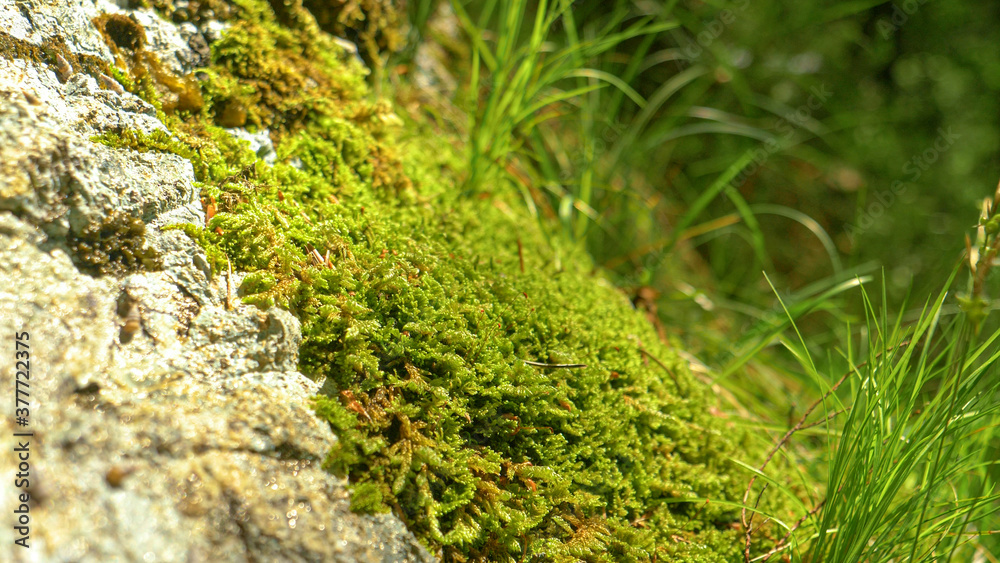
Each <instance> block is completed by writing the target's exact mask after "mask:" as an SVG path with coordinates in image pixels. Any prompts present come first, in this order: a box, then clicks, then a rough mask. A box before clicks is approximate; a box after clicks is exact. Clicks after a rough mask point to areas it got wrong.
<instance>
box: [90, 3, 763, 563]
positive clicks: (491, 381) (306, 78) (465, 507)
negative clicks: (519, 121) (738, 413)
mask: <svg viewBox="0 0 1000 563" xmlns="http://www.w3.org/2000/svg"><path fill="white" fill-rule="evenodd" d="M284 6H285V8H284V9H292V8H294V7H295V6H294V5H293V6H292V8H289V6H288V5H284ZM232 18H233V19H232V20H230V21H229V22H228V23H229V24H230V26H229V30H228V32H227V33H226V34H225V35H224V36H223V38H222V39H221V40H220V41H219V42H218V43H216V44H215V45H213V55H212V61H213V64H212V66H211V67H210V68H208V69H205V70H204V79H203V80H201V81H200V82H199V88H200V93H201V95H202V96H203V99H204V100H205V105H204V106H203V107H202V108H200V109H199V110H197V111H191V112H187V113H179V114H178V115H177V116H175V117H172V118H170V119H167V122H168V125H169V127H170V128H171V134H170V135H164V134H151V135H139V134H135V133H131V132H126V133H121V134H113V135H105V136H104V137H101V138H100V139H99V140H101V141H102V142H105V143H108V144H112V145H115V146H126V147H129V148H132V149H137V150H161V151H169V152H174V153H177V154H180V155H183V156H185V157H186V158H190V159H191V160H192V162H193V164H194V167H195V173H196V176H197V179H198V181H199V183H200V186H201V188H202V196H203V201H204V202H205V205H206V209H207V210H208V211H209V215H210V219H209V220H208V223H207V225H204V226H201V225H199V226H189V227H185V230H186V231H187V232H188V233H189V234H190V235H191V236H192V237H194V238H195V240H197V241H198V242H199V243H200V244H201V245H202V246H204V247H205V248H206V250H207V251H208V253H209V256H210V258H211V260H212V262H213V264H214V267H215V268H216V269H218V268H219V267H220V265H221V261H222V260H223V259H225V260H227V261H228V262H229V263H231V264H232V267H233V268H236V269H239V270H242V271H245V272H247V273H248V274H247V276H246V278H245V281H244V282H243V284H242V286H241V287H240V288H239V295H240V296H241V297H242V298H243V299H244V301H246V302H248V303H253V304H257V305H259V306H261V307H269V306H273V305H277V306H281V307H284V308H287V309H289V310H290V311H292V312H293V313H294V314H296V315H297V316H298V318H299V319H300V320H301V321H302V335H303V343H302V346H301V349H300V369H301V371H302V372H303V373H305V374H307V375H308V376H310V377H312V378H315V379H316V380H320V381H323V387H322V394H321V395H320V396H318V397H316V398H315V402H314V406H315V409H316V412H317V414H318V415H319V416H321V417H322V418H324V419H326V420H328V421H329V422H330V424H331V425H332V427H333V428H334V429H335V431H336V434H337V436H338V440H337V442H336V445H335V446H334V449H333V451H331V452H330V455H329V456H328V458H327V459H326V467H327V468H328V469H330V470H331V471H333V472H335V473H337V474H341V475H347V476H349V477H350V479H351V482H352V483H353V486H354V489H353V495H352V503H353V505H354V507H355V508H356V509H359V510H366V511H391V512H393V513H395V514H396V515H397V516H399V517H400V518H401V519H402V520H403V521H404V522H405V523H406V524H407V525H408V527H409V529H410V530H412V531H413V532H414V533H415V534H416V535H417V536H418V537H419V538H421V540H422V541H423V542H425V543H426V544H427V545H428V546H429V547H430V548H431V549H432V550H434V551H435V552H437V553H439V554H440V555H441V556H443V557H444V558H445V559H446V560H449V561H472V560H486V561H508V560H519V559H522V558H523V559H529V558H531V559H533V560H540V561H570V560H579V559H583V560H592V561H650V560H654V559H655V560H659V561H668V560H675V561H729V560H733V559H734V558H736V557H737V556H738V554H739V553H740V550H741V548H740V546H741V541H740V540H741V538H740V535H739V534H738V533H737V531H736V530H735V529H734V528H733V527H732V525H731V524H732V523H733V522H734V521H735V520H736V515H737V513H736V511H735V510H734V509H732V508H731V507H726V506H725V505H724V504H720V503H714V504H706V503H705V502H704V501H703V500H697V499H703V498H709V497H710V498H713V499H719V500H728V501H731V502H734V501H737V500H738V499H739V498H740V496H741V494H742V487H743V485H744V484H745V480H744V479H745V475H741V474H739V473H737V468H736V466H735V465H734V464H733V463H732V462H730V461H729V458H730V457H732V456H734V455H735V454H736V452H737V451H739V449H740V448H745V447H748V446H747V444H745V443H744V438H743V436H742V435H740V434H738V433H735V432H734V431H733V430H732V429H729V428H725V427H724V426H723V423H722V421H720V420H719V419H717V418H716V417H714V416H712V415H710V414H709V409H708V405H709V404H710V400H711V398H710V397H709V396H708V391H707V389H706V388H705V387H704V386H703V384H701V383H700V382H698V381H696V380H695V379H694V378H693V377H692V376H691V374H690V373H689V371H688V370H687V367H686V364H685V362H683V361H681V359H680V358H679V356H678V355H677V353H676V352H675V351H674V350H672V349H671V348H669V347H667V346H666V345H664V344H663V343H662V342H661V341H660V340H659V339H658V337H657V334H656V332H655V330H654V329H653V328H652V327H651V326H650V325H649V323H648V321H647V320H646V319H645V318H644V316H643V315H642V314H641V313H639V312H637V311H635V310H634V308H633V307H632V305H631V303H630V302H629V301H628V300H627V299H626V298H625V297H624V296H623V295H622V294H621V293H620V292H619V291H618V290H617V289H616V288H614V287H613V286H611V284H609V283H608V282H607V281H606V280H605V279H604V278H603V277H602V276H601V275H600V274H599V273H598V274H595V273H594V271H595V268H594V265H593V264H592V262H591V261H590V259H589V258H588V257H587V255H586V254H585V253H583V252H582V251H580V250H579V249H576V248H569V247H561V246H560V245H559V244H558V242H557V241H558V240H559V239H558V238H550V237H549V234H548V233H546V232H544V231H543V227H542V226H540V225H539V224H538V222H537V221H535V220H533V219H531V218H530V217H529V216H528V214H527V212H526V211H524V210H523V207H522V204H521V203H520V202H519V201H518V200H517V199H516V198H514V197H509V198H508V197H507V196H504V195H502V194H508V193H512V190H504V189H499V188H502V187H501V186H498V189H497V190H495V191H493V193H494V194H501V195H494V196H490V197H489V198H469V197H466V196H463V195H461V194H459V193H458V192H459V188H458V186H459V185H460V179H461V178H462V177H463V176H464V175H466V173H467V170H466V169H465V164H464V163H465V162H466V160H465V159H464V158H463V150H464V149H463V148H462V147H461V144H460V143H459V142H458V141H457V140H456V139H454V138H451V137H449V136H448V135H445V134H444V133H441V132H440V131H436V130H433V129H432V128H431V125H430V124H427V123H423V122H421V121H419V119H418V118H416V117H413V118H410V117H407V118H406V119H405V120H401V119H400V118H399V117H397V116H396V115H395V114H394V113H393V108H392V107H391V105H389V104H387V103H385V102H375V101H372V100H371V99H370V95H369V93H368V91H367V89H366V87H365V85H364V71H363V69H361V68H360V66H358V65H357V64H356V63H354V62H351V61H350V60H349V59H348V58H345V57H342V56H341V55H339V54H338V52H339V51H337V50H336V48H335V47H334V46H333V44H332V43H330V41H331V40H330V38H329V37H327V36H326V35H324V34H322V33H321V32H319V31H318V28H316V25H315V22H314V21H312V19H311V17H310V16H309V15H308V14H307V13H306V12H304V11H299V12H296V13H295V14H294V17H289V16H288V14H285V16H284V17H283V18H282V19H281V23H282V25H279V23H278V20H276V19H275V16H274V13H273V10H272V8H271V6H270V5H269V4H267V3H264V2H256V1H254V0H240V1H239V2H234V3H233V8H232ZM231 103H236V104H239V106H240V113H245V124H246V125H248V126H252V127H253V126H256V127H268V128H271V130H272V138H274V139H275V140H276V148H277V152H278V162H277V163H276V164H275V165H274V166H267V165H265V164H263V163H262V162H261V161H259V160H258V159H257V158H256V156H255V155H253V154H252V153H251V152H250V151H249V150H247V149H246V146H245V145H244V144H242V143H241V142H239V141H235V140H234V139H233V138H232V137H231V136H229V135H228V134H227V133H225V132H224V131H223V130H222V129H220V128H219V127H218V126H217V125H234V124H235V123H232V122H230V120H229V119H228V118H226V117H224V116H225V114H226V112H227V111H228V110H227V109H225V108H226V107H228V104H231ZM404 117H406V116H404ZM241 120H242V118H241V119H236V120H235V121H241ZM220 121H221V123H220ZM401 121H402V123H403V124H402V125H399V123H400V122H401ZM529 362H534V363H535V364H583V365H584V366H585V367H570V368H566V367H546V365H532V364H530V363H529Z"/></svg>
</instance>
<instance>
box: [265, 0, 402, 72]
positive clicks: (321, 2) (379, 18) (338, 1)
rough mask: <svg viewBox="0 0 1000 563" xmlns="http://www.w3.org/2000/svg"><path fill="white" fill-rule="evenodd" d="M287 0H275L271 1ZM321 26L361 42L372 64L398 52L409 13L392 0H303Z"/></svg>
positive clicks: (363, 50) (363, 55)
mask: <svg viewBox="0 0 1000 563" xmlns="http://www.w3.org/2000/svg"><path fill="white" fill-rule="evenodd" d="M282 1H284V0H272V3H275V2H282ZM302 3H303V6H304V7H305V8H306V9H307V10H309V12H310V13H312V15H313V16H315V18H316V21H317V23H318V24H319V26H320V28H321V29H322V30H324V31H326V32H329V33H332V34H333V35H336V36H338V37H344V38H346V39H348V40H350V41H352V42H354V43H355V44H357V45H360V46H361V52H360V54H361V56H362V57H363V58H364V59H365V62H366V63H368V64H370V65H377V64H380V63H381V61H382V59H383V57H386V56H388V55H391V54H394V53H396V52H398V51H399V50H400V49H401V48H402V47H403V43H404V39H405V37H406V13H405V12H403V11H401V10H400V9H399V8H398V7H397V5H396V4H397V3H394V2H392V1H391V0H333V1H329V0H302Z"/></svg>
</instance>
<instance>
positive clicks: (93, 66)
mask: <svg viewBox="0 0 1000 563" xmlns="http://www.w3.org/2000/svg"><path fill="white" fill-rule="evenodd" d="M0 55H2V56H3V57H4V58H7V59H23V60H28V61H32V62H35V63H39V64H43V65H45V66H47V67H48V68H49V69H51V70H52V71H53V72H55V73H56V76H57V77H58V78H59V80H60V81H62V82H65V81H66V79H67V78H69V77H70V76H71V75H72V74H73V72H84V73H86V74H89V75H90V76H93V77H94V78H95V79H98V83H100V77H101V75H102V74H104V75H109V74H111V72H112V69H111V68H110V66H109V65H108V64H107V63H106V62H104V61H103V60H101V59H99V58H97V57H95V56H92V55H83V54H77V53H74V52H72V51H70V50H69V48H68V47H67V46H66V42H65V40H63V38H62V37H59V36H54V37H50V38H48V39H46V40H45V41H43V42H42V44H41V45H35V44H34V43H29V42H27V41H25V40H23V39H18V38H17V37H14V36H13V35H10V34H9V33H6V32H2V31H0Z"/></svg>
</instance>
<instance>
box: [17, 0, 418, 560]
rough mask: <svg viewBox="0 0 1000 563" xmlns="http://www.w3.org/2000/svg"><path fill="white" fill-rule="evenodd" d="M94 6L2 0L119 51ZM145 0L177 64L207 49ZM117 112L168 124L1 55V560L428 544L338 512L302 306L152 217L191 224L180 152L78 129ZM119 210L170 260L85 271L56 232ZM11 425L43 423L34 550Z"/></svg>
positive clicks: (56, 30)
mask: <svg viewBox="0 0 1000 563" xmlns="http://www.w3.org/2000/svg"><path fill="white" fill-rule="evenodd" d="M101 11H110V12H123V11H122V10H121V9H120V8H119V7H118V6H117V5H115V4H112V3H109V2H104V1H103V0H101V1H99V2H98V3H97V4H95V3H93V2H91V1H89V0H82V1H80V0H76V1H74V0H56V1H45V2H40V1H34V0H27V1H25V0H18V1H17V2H16V3H15V2H14V1H12V0H0V26H3V28H4V29H5V30H7V32H8V33H10V34H12V35H14V36H15V37H18V38H21V39H25V40H27V41H30V42H32V43H41V42H42V41H44V40H45V39H47V38H49V37H51V36H53V35H55V34H59V35H60V36H62V37H63V38H64V39H65V40H66V43H67V44H68V46H69V48H70V49H71V50H73V51H74V52H78V53H86V54H90V55H94V56H97V57H100V58H102V59H105V60H107V61H109V62H110V61H111V55H110V52H109V51H108V50H107V48H106V47H105V46H104V43H103V42H102V40H101V38H100V36H99V34H98V33H97V31H96V30H95V29H94V28H93V26H92V25H91V23H90V20H91V19H92V18H93V17H95V16H96V15H98V14H99V13H101ZM125 13H129V12H125ZM136 17H137V18H139V19H140V21H141V22H142V23H143V24H144V25H145V26H146V28H147V31H148V32H149V37H150V45H151V46H152V48H154V49H160V52H159V54H160V56H161V58H162V59H163V60H165V61H168V64H170V65H171V66H173V67H175V68H176V69H178V70H185V71H186V70H189V69H190V68H192V67H193V66H196V65H197V64H198V61H199V60H200V59H199V56H200V55H199V53H197V52H196V51H195V50H193V49H191V48H190V45H191V44H192V43H194V44H195V46H196V47H197V45H198V41H191V40H190V39H191V37H193V36H196V34H197V33H198V32H197V30H192V29H185V28H183V27H178V26H174V25H173V24H170V23H168V22H162V21H159V20H155V18H156V16H155V15H154V14H152V13H151V12H148V11H147V12H141V13H140V14H139V15H137V16H136ZM150 18H154V19H150ZM154 20H155V23H154ZM125 128H128V129H138V130H142V131H145V132H149V131H151V130H154V129H163V128H164V126H163V125H162V123H160V122H159V121H158V120H157V118H156V112H155V111H154V110H153V108H152V107H150V106H149V105H148V104H146V103H145V102H143V101H142V100H139V99H138V98H136V97H134V96H132V95H131V94H128V93H125V94H119V93H116V92H114V91H112V90H108V89H105V88H102V87H100V86H98V83H97V81H96V80H95V79H94V78H93V77H91V76H87V75H84V74H76V75H74V76H72V77H70V78H69V79H68V80H66V81H65V82H64V83H63V82H60V81H59V80H58V79H57V78H56V76H55V74H54V73H53V71H52V70H50V69H48V68H47V67H44V66H41V65H37V64H35V63H32V62H29V61H23V60H10V59H4V58H2V57H0V334H3V335H4V338H6V339H7V341H6V343H5V345H4V349H5V350H6V352H5V353H4V357H5V359H4V360H2V361H0V384H2V385H3V389H4V390H5V393H6V396H7V397H8V399H7V400H5V402H4V406H3V408H4V413H3V414H4V417H3V420H4V426H3V433H2V435H0V450H2V451H3V452H6V453H5V454H4V455H2V456H0V472H2V474H3V475H4V476H5V478H4V479H2V480H0V483H2V484H0V513H2V514H4V515H5V516H4V519H3V522H4V524H3V525H2V526H0V560H3V561H100V562H105V561H148V562H152V561H156V562H162V561H185V562H196V561H384V562H396V561H425V560H430V559H431V558H430V556H429V555H428V554H427V553H426V551H425V550H424V549H423V548H422V547H420V546H419V545H418V544H417V542H416V541H415V540H414V539H413V537H412V536H411V535H410V534H409V533H408V532H407V531H406V530H405V528H404V527H403V526H402V524H401V523H400V522H399V521H398V520H396V519H395V518H393V517H391V516H379V517H367V516H359V515H356V514H353V513H351V512H350V510H349V508H348V507H349V502H348V494H349V493H348V491H347V489H346V483H345V482H344V481H343V480H341V479H338V478H336V477H334V476H332V475H330V474H328V473H326V472H325V471H323V470H322V468H321V467H320V463H321V461H322V459H323V457H324V456H325V455H326V452H327V451H329V449H330V445H331V443H332V442H333V441H334V440H336V437H335V436H334V435H333V434H332V433H331V431H330V428H329V425H328V424H326V423H325V422H322V421H320V420H318V419H317V418H316V417H315V416H314V415H313V413H312V410H311V408H310V406H309V397H310V395H312V394H314V393H316V391H317V385H316V384H315V383H313V382H312V381H310V380H308V379H307V378H305V377H304V376H302V375H301V374H299V373H298V372H296V371H295V369H296V365H297V359H298V345H299V341H300V335H299V326H298V321H297V320H296V319H295V318H294V317H292V315H290V314H289V313H287V312H285V311H281V310H278V309H271V310H269V311H260V310H257V309H255V308H252V307H248V306H245V305H242V304H240V303H239V301H238V300H233V299H231V295H230V294H229V292H228V290H227V286H228V287H233V288H235V287H237V286H238V285H239V279H233V280H227V279H226V274H225V273H223V274H221V275H220V274H216V275H214V276H213V274H212V272H211V270H210V268H209V266H208V262H207V260H206V258H205V256H204V254H203V253H202V252H201V250H200V249H199V248H198V247H197V246H196V245H195V244H194V243H193V242H191V241H190V240H189V239H188V238H187V237H186V236H185V235H183V234H182V233H180V232H179V231H160V230H159V227H160V226H162V225H166V224H172V223H179V222H193V223H201V224H203V223H204V220H205V217H204V214H203V211H202V210H201V206H200V204H199V202H198V200H197V190H196V188H195V187H194V175H193V169H192V167H191V164H190V162H187V161H186V160H184V159H183V158H180V157H177V156H174V155H168V154H162V153H152V152H150V153H139V152H134V151H128V150H115V149H111V148H109V147H107V146H104V145H101V144H97V143H94V142H92V141H91V140H90V139H91V137H92V136H93V135H95V134H99V133H101V132H103V131H108V130H121V129H125ZM258 148H260V147H258ZM265 148H266V147H265ZM112 212H118V213H124V214H126V215H129V216H131V217H138V218H141V219H142V220H143V221H144V222H145V223H146V224H147V225H148V228H147V243H148V244H149V245H152V246H153V247H154V248H155V249H156V250H157V251H158V252H159V253H160V256H161V259H162V264H163V269H162V270H161V271H155V272H142V273H136V274H132V275H128V276H125V277H110V276H104V277H96V278H95V277H91V276H90V275H88V274H85V273H83V272H81V271H80V270H79V269H78V268H77V266H75V265H74V262H73V260H72V259H71V256H70V254H69V253H70V250H69V249H68V247H67V245H66V240H65V239H66V237H67V236H68V235H70V234H74V233H77V234H78V233H79V232H80V230H81V229H83V228H84V227H86V225H88V224H90V223H92V222H93V221H99V220H101V219H102V218H104V217H106V216H108V215H109V214H110V213H112ZM227 281H228V282H229V283H227ZM227 302H229V303H231V304H232V307H231V308H229V307H227ZM20 331H28V332H29V333H30V346H31V348H30V350H31V360H30V361H31V365H30V367H31V379H30V382H29V383H30V388H29V391H30V401H29V408H30V413H31V415H30V425H29V426H27V427H18V426H16V425H15V421H14V419H13V417H12V416H11V415H13V414H14V413H13V408H14V405H13V398H14V389H15V383H14V381H15V368H14V351H13V350H14V348H13V346H14V345H13V334H14V333H15V332H20ZM23 430H28V431H32V432H34V436H33V437H31V438H29V441H30V459H29V462H30V470H29V472H30V476H29V480H30V483H31V484H30V488H29V491H30V494H31V500H30V502H29V503H28V504H29V506H30V509H31V512H30V514H31V524H30V526H31V534H30V539H29V544H30V545H31V547H30V549H23V548H21V547H18V546H16V545H15V544H14V539H15V538H16V537H17V534H16V533H15V531H14V529H13V527H12V526H13V522H12V518H13V511H14V509H15V508H16V507H17V505H18V504H19V503H18V502H17V495H18V494H20V493H21V491H20V490H19V489H15V487H14V479H13V475H14V474H15V473H16V471H17V469H16V461H17V460H16V458H15V456H14V455H13V453H12V451H13V448H14V447H15V445H16V441H15V438H14V436H13V432H15V431H23Z"/></svg>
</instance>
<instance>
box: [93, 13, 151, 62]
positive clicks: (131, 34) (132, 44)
mask: <svg viewBox="0 0 1000 563" xmlns="http://www.w3.org/2000/svg"><path fill="white" fill-rule="evenodd" d="M93 23H94V27H96V28H97V30H98V31H100V32H101V34H102V35H103V36H104V37H105V39H106V40H107V41H110V42H111V43H112V44H114V45H115V46H117V47H118V48H119V49H123V50H127V51H131V52H133V53H136V52H138V51H140V50H142V48H143V47H145V46H146V30H145V29H143V27H142V26H141V25H139V22H137V21H135V20H134V19H132V18H130V17H128V16H126V15H123V14H102V15H100V16H98V17H96V18H94V22H93Z"/></svg>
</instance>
